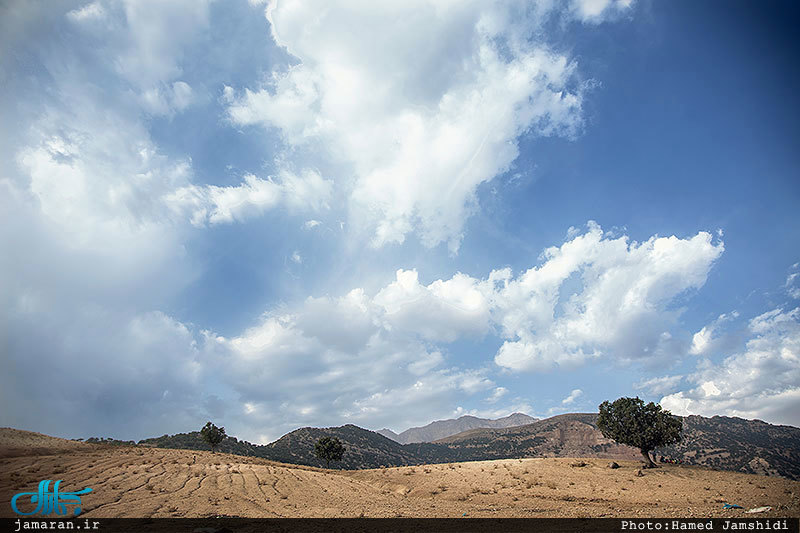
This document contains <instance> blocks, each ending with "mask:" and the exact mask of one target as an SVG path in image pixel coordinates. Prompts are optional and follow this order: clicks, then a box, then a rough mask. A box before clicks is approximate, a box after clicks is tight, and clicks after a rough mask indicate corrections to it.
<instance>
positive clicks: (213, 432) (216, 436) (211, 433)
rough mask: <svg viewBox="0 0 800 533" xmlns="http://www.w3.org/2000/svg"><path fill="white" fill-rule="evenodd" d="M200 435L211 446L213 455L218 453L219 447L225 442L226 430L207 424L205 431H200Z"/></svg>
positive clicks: (204, 427)
mask: <svg viewBox="0 0 800 533" xmlns="http://www.w3.org/2000/svg"><path fill="white" fill-rule="evenodd" d="M200 435H201V436H202V437H203V440H204V441H206V442H207V443H208V444H209V445H210V446H211V453H214V452H216V450H217V446H219V444H220V443H221V442H222V441H223V440H225V437H226V436H227V435H225V428H223V427H217V426H215V425H214V424H212V423H211V422H207V423H206V425H205V426H203V429H201V430H200Z"/></svg>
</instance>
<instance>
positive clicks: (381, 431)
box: [375, 428, 400, 442]
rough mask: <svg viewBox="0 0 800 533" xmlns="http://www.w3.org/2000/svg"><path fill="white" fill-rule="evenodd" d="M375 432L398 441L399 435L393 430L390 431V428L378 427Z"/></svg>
mask: <svg viewBox="0 0 800 533" xmlns="http://www.w3.org/2000/svg"><path fill="white" fill-rule="evenodd" d="M375 433H377V434H378V435H383V436H384V437H386V438H387V439H392V440H393V441H395V442H400V441H399V440H398V439H399V438H400V436H399V435H398V434H397V433H395V432H394V431H392V430H391V429H389V428H383V429H379V430H378V431H376V432H375Z"/></svg>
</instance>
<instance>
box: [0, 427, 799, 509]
mask: <svg viewBox="0 0 800 533" xmlns="http://www.w3.org/2000/svg"><path fill="white" fill-rule="evenodd" d="M607 464H608V460H605V459H603V460H601V459H584V460H579V459H554V458H534V459H513V460H498V461H483V462H473V463H453V464H440V465H424V466H416V467H401V468H386V469H378V470H361V471H338V470H323V469H316V468H310V467H298V466H292V465H282V464H278V463H272V462H269V461H265V460H261V459H251V458H247V457H241V456H236V455H227V454H212V453H210V452H194V451H185V450H163V449H153V448H143V447H115V446H109V445H89V444H82V443H74V442H71V441H64V440H62V439H55V438H52V437H47V436H44V435H38V434H33V433H29V432H21V431H17V430H8V429H2V430H0V498H2V501H4V502H6V503H4V504H3V513H2V515H3V516H6V517H11V516H13V511H12V510H11V507H10V504H9V502H10V500H11V497H12V496H13V495H14V494H15V493H18V492H33V491H35V490H36V488H37V484H38V482H39V481H40V480H42V479H52V480H57V479H63V480H64V481H63V483H62V488H61V490H62V491H75V490H80V489H83V488H85V487H91V488H92V489H93V492H91V493H89V494H87V495H85V496H84V497H83V513H82V515H81V516H87V517H97V518H100V517H102V518H112V517H206V516H214V515H220V516H241V517H359V516H365V517H462V516H467V517H637V516H641V517H703V518H704V517H742V516H756V517H779V516H780V517H784V516H798V515H800V501H799V500H798V498H799V497H800V483H799V482H794V481H788V480H785V479H782V478H771V477H763V476H755V475H748V474H738V473H733V472H717V471H712V470H706V469H700V468H692V467H685V466H673V465H666V466H662V467H661V468H658V469H654V470H644V471H642V475H641V476H639V475H637V472H638V470H639V463H638V462H624V461H623V462H620V466H621V468H618V469H609V468H608V467H607ZM724 503H732V504H738V505H741V506H742V507H743V508H744V509H723V505H724ZM760 506H771V507H772V510H771V511H767V512H764V513H759V514H747V513H746V512H745V511H746V510H748V509H751V508H755V507H760Z"/></svg>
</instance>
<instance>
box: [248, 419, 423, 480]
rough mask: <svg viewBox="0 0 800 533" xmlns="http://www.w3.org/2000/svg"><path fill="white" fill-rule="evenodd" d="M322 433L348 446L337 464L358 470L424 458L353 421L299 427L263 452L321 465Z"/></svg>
mask: <svg viewBox="0 0 800 533" xmlns="http://www.w3.org/2000/svg"><path fill="white" fill-rule="evenodd" d="M322 437H336V438H338V439H339V440H340V441H342V444H344V446H345V448H346V451H345V454H344V457H343V459H342V461H341V462H338V463H334V464H333V465H332V466H334V467H337V468H338V467H340V468H345V469H351V470H355V469H360V468H379V467H381V466H402V465H415V464H420V463H421V462H422V460H421V459H420V457H419V456H418V455H417V454H415V453H414V452H413V451H410V450H408V449H406V448H405V447H404V446H403V445H401V444H398V443H396V442H394V441H393V440H391V439H388V438H386V437H384V436H383V435H378V434H377V433H375V432H374V431H369V430H367V429H363V428H360V427H358V426H354V425H352V424H347V425H345V426H341V427H333V428H324V429H320V428H310V427H307V428H301V429H297V430H295V431H292V432H291V433H287V434H286V435H284V436H283V437H281V438H280V439H278V440H276V441H275V442H273V443H271V444H267V445H266V446H261V447H260V448H261V450H260V454H261V455H260V456H261V457H266V458H269V459H272V460H274V461H279V462H282V463H292V464H300V465H310V466H320V467H321V466H324V465H325V463H324V461H321V460H319V459H317V458H316V457H315V456H314V444H315V443H316V442H317V440H319V439H320V438H322Z"/></svg>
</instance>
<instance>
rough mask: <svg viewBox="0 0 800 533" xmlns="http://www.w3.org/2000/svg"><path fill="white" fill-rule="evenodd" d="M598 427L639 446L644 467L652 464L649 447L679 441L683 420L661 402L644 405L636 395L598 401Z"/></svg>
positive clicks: (605, 435)
mask: <svg viewBox="0 0 800 533" xmlns="http://www.w3.org/2000/svg"><path fill="white" fill-rule="evenodd" d="M597 427H598V428H599V429H600V431H601V432H602V433H603V436H604V437H606V438H608V439H613V440H615V441H617V442H618V443H620V444H627V445H628V446H633V447H634V448H638V449H639V451H641V452H642V456H643V457H644V458H645V468H653V467H655V464H654V463H653V460H652V459H650V451H651V450H653V449H655V448H658V447H660V446H669V445H670V444H675V443H676V442H680V440H681V430H682V429H683V423H682V422H681V420H680V419H679V418H677V417H675V416H673V415H672V413H670V412H669V411H664V410H662V409H661V406H660V405H656V404H654V403H653V402H650V403H648V404H647V405H645V403H644V401H642V400H640V399H639V398H638V397H636V398H619V399H618V400H615V401H614V402H613V403H609V402H608V401H605V402H603V403H601V404H600V414H599V415H598V416H597Z"/></svg>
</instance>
